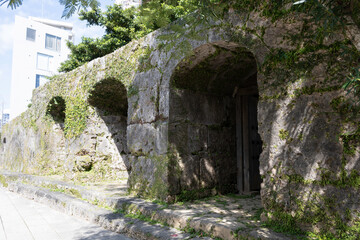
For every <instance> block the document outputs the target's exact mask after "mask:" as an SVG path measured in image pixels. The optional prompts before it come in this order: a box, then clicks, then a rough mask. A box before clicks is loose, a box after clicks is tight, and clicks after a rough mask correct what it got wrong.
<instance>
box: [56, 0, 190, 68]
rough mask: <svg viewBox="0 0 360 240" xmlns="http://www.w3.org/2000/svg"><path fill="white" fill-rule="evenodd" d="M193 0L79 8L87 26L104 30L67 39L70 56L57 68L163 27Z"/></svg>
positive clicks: (76, 64) (182, 13)
mask: <svg viewBox="0 0 360 240" xmlns="http://www.w3.org/2000/svg"><path fill="white" fill-rule="evenodd" d="M191 2H195V1H193V0H181V1H177V3H176V4H174V5H170V4H167V3H164V2H162V1H160V0H154V1H150V2H148V3H146V4H144V5H143V6H142V7H141V8H139V9H135V8H129V9H125V10H123V9H122V8H121V6H120V5H117V4H115V5H113V6H108V7H107V10H106V11H105V12H101V10H100V9H99V8H95V9H92V10H90V11H81V12H80V20H83V21H87V25H88V26H94V25H96V26H101V27H104V28H105V34H104V35H103V36H102V37H101V38H96V39H93V38H82V40H81V43H79V44H78V45H75V44H73V43H71V42H68V43H67V45H68V47H69V49H70V51H71V54H70V56H69V59H68V60H66V61H65V62H63V63H61V66H60V68H59V71H60V72H68V71H71V70H73V69H75V68H77V67H79V66H81V65H83V64H84V63H86V62H89V61H91V60H93V59H95V58H98V57H102V56H104V55H106V54H109V53H111V52H113V51H115V50H116V49H118V48H120V47H122V46H124V45H125V44H127V43H128V42H130V41H131V40H133V39H138V38H141V37H143V36H145V35H146V34H148V33H150V32H152V31H154V30H156V29H158V28H160V27H163V26H165V25H167V24H169V23H170V22H172V21H174V20H176V19H178V18H180V17H183V16H185V15H187V14H188V13H189V12H190V11H194V10H195V8H194V6H195V5H194V4H193V3H191Z"/></svg>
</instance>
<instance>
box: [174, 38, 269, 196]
mask: <svg viewBox="0 0 360 240" xmlns="http://www.w3.org/2000/svg"><path fill="white" fill-rule="evenodd" d="M258 95H259V92H258V86H257V62H256V59H255V56H254V55H253V54H252V53H251V52H250V51H249V50H247V49H245V48H243V47H241V46H239V45H238V44H237V43H233V42H225V41H218V42H213V43H207V44H203V45H202V46H200V47H197V48H196V49H194V51H193V54H192V55H191V56H189V57H187V58H185V59H183V60H182V61H180V62H179V63H178V65H177V67H176V68H175V70H174V72H173V74H172V77H171V80H170V96H169V143H170V147H171V148H172V150H171V151H173V152H174V151H175V152H176V153H177V154H176V156H177V158H178V159H177V161H176V163H173V165H176V166H170V167H169V169H170V170H169V171H170V173H169V182H170V186H171V188H172V189H170V192H171V193H172V194H178V193H180V192H181V191H183V190H187V191H188V190H202V191H197V192H200V193H202V194H203V195H209V194H212V193H214V189H215V190H216V191H215V192H218V193H229V192H233V193H238V192H240V193H246V192H251V191H259V190H260V183H261V178H260V173H259V156H260V153H261V149H262V142H261V138H260V136H259V134H258V132H257V129H258V123H257V101H258Z"/></svg>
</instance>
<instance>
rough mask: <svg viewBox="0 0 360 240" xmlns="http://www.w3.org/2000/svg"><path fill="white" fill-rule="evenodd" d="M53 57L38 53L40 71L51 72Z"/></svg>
mask: <svg viewBox="0 0 360 240" xmlns="http://www.w3.org/2000/svg"><path fill="white" fill-rule="evenodd" d="M52 59H53V57H52V56H50V55H46V54H42V53H38V54H37V62H36V67H37V69H40V70H45V71H50V69H51V65H52Z"/></svg>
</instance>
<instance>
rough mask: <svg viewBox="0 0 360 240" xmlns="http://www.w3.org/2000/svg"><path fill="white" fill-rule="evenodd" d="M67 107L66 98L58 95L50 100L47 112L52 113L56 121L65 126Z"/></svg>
mask: <svg viewBox="0 0 360 240" xmlns="http://www.w3.org/2000/svg"><path fill="white" fill-rule="evenodd" d="M65 109H66V102H65V100H64V98H62V97H60V96H56V97H53V98H52V99H51V100H50V101H49V103H48V105H47V108H46V113H47V114H48V115H50V116H51V117H52V118H53V120H54V121H55V122H56V123H58V124H60V125H61V126H62V127H63V125H64V122H65Z"/></svg>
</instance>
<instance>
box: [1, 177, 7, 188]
mask: <svg viewBox="0 0 360 240" xmlns="http://www.w3.org/2000/svg"><path fill="white" fill-rule="evenodd" d="M0 184H1V185H2V186H3V187H5V188H6V187H7V186H8V183H7V181H6V178H5V177H4V176H3V175H0Z"/></svg>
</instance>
